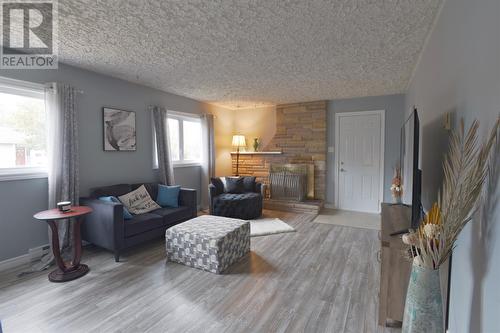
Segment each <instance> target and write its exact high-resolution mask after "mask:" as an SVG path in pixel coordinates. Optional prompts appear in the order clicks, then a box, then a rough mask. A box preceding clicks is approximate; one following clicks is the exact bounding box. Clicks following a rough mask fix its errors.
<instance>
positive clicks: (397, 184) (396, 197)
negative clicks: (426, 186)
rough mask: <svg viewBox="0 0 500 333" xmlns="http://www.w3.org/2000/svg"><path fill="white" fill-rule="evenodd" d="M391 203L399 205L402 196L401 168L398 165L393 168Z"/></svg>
mask: <svg viewBox="0 0 500 333" xmlns="http://www.w3.org/2000/svg"><path fill="white" fill-rule="evenodd" d="M391 193H392V203H395V204H400V203H401V196H402V195H403V187H402V185H401V168H400V167H399V165H397V166H395V167H394V178H392V184H391Z"/></svg>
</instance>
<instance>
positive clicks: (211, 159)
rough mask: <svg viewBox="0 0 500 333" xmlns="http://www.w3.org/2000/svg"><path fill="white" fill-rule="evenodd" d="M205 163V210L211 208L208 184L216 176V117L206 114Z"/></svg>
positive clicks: (204, 127)
mask: <svg viewBox="0 0 500 333" xmlns="http://www.w3.org/2000/svg"><path fill="white" fill-rule="evenodd" d="M202 131H203V133H202V135H203V136H202V138H203V163H202V182H201V204H202V208H203V209H207V208H208V206H209V203H208V202H209V199H208V184H209V183H210V178H212V177H214V176H215V144H214V116H213V115H212V114H209V113H207V114H205V115H203V117H202Z"/></svg>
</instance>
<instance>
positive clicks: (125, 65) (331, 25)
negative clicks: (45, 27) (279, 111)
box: [59, 0, 441, 108]
mask: <svg viewBox="0 0 500 333" xmlns="http://www.w3.org/2000/svg"><path fill="white" fill-rule="evenodd" d="M440 1H441V0H364V1H363V0H345V1H341V0H335V1H333V0H332V1H316V0H301V1H298V0H295V1H293V0H290V1H285V0H257V1H250V0H240V1H226V0H219V1H203V0H198V1H193V0H182V1H173V0H171V1H159V0H158V1H144V0H140V1H139V0H135V1H132V0H121V1H119V0H112V1H111V0H107V1H97V0H94V1H90V0H81V1H76V0H74V1H69V0H60V1H59V55H60V60H61V61H62V62H64V63H68V64H71V65H74V66H78V67H83V68H86V69H90V70H93V71H97V72H101V73H104V74H108V75H111V76H115V77H118V78H122V79H125V80H129V81H133V82H137V83H140V84H144V85H147V86H151V87H155V88H158V89H161V90H164V91H168V92H172V93H175V94H179V95H182V96H187V97H191V98H194V99H197V100H203V101H209V102H216V103H218V104H219V105H228V106H230V107H234V108H236V107H238V106H240V107H248V106H249V105H257V106H261V105H268V104H278V103H291V102H298V101H311V100H322V99H333V98H347V97H358V96H369V95H383V94H392V93H400V92H403V91H404V89H405V87H406V85H407V83H408V81H409V79H410V76H411V72H412V70H413V68H414V66H415V63H416V61H417V57H418V54H419V53H420V51H421V48H422V46H423V43H424V40H425V37H426V35H427V33H428V31H429V29H430V27H431V25H432V22H433V19H434V16H435V15H436V12H437V9H438V7H439V4H440Z"/></svg>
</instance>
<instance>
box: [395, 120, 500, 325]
mask: <svg viewBox="0 0 500 333" xmlns="http://www.w3.org/2000/svg"><path fill="white" fill-rule="evenodd" d="M498 126H499V121H498V120H497V122H496V124H495V126H494V128H493V130H492V132H491V135H490V137H489V139H488V141H486V142H485V143H483V144H481V145H480V146H478V143H477V142H478V139H477V130H478V127H479V125H478V122H477V121H474V122H473V123H472V125H471V127H470V129H469V130H468V132H467V134H466V135H464V123H463V120H462V121H461V122H460V129H459V130H458V131H452V132H451V138H450V148H449V151H448V154H447V155H446V157H445V160H444V164H443V169H444V181H443V185H442V189H441V191H440V193H439V195H438V202H437V203H434V204H433V206H432V208H431V210H430V211H429V212H428V213H427V215H426V216H425V217H424V218H423V220H422V221H421V223H420V226H419V227H418V230H416V231H413V232H410V233H409V234H406V235H404V236H403V242H404V243H405V244H406V245H408V253H409V254H411V256H410V257H411V259H412V260H413V266H412V271H411V275H410V281H409V285H408V291H407V295H406V304H405V310H404V318H403V329H402V332H403V333H414V332H444V327H443V307H442V296H441V287H440V280H439V267H440V266H441V265H442V264H443V263H444V262H446V260H447V259H448V258H449V257H450V255H451V252H452V251H453V248H454V246H455V241H456V240H457V238H458V236H459V234H460V232H461V231H462V229H463V228H464V227H465V225H466V224H467V223H468V222H469V221H471V220H472V217H473V214H474V212H475V211H476V210H477V209H478V204H479V202H480V200H479V199H480V197H481V193H483V186H484V184H485V183H486V182H487V181H488V178H489V176H490V171H491V168H489V163H492V160H493V159H494V158H495V156H493V155H494V154H490V153H491V152H492V148H493V152H495V151H496V149H497V147H494V145H496V144H498V139H499V138H498ZM492 156H493V157H492Z"/></svg>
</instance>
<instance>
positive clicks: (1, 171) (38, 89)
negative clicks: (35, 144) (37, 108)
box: [0, 76, 49, 181]
mask: <svg viewBox="0 0 500 333" xmlns="http://www.w3.org/2000/svg"><path fill="white" fill-rule="evenodd" d="M0 93H5V94H11V95H18V96H24V97H31V98H40V99H42V100H44V101H45V85H44V84H40V83H33V82H28V81H21V80H15V79H10V78H6V77H3V76H0ZM45 112H47V110H45ZM48 167H49V166H48V165H46V166H44V167H40V166H26V167H13V168H0V181H11V180H23V179H35V178H47V177H48Z"/></svg>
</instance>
